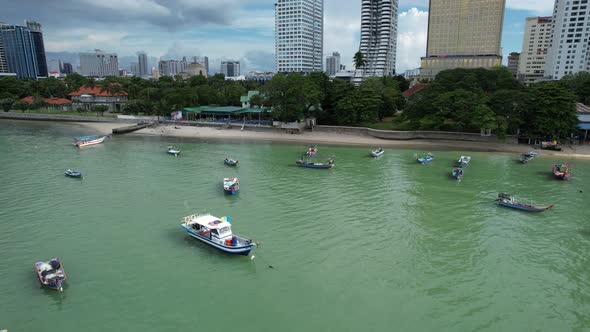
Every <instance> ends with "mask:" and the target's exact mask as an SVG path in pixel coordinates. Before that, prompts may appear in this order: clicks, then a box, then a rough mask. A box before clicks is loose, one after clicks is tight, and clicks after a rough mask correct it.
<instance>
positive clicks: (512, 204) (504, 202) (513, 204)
mask: <svg viewBox="0 0 590 332" xmlns="http://www.w3.org/2000/svg"><path fill="white" fill-rule="evenodd" d="M496 201H497V202H498V204H499V205H501V206H505V207H509V208H513V209H517V210H522V211H527V212H543V211H545V210H548V209H550V208H552V207H553V205H548V206H538V205H531V204H525V203H521V202H518V201H517V200H516V197H515V196H514V195H511V194H506V193H499V194H498V198H496Z"/></svg>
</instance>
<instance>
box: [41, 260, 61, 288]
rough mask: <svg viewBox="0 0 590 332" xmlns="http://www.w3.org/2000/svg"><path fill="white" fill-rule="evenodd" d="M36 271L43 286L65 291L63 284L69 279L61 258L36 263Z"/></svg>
mask: <svg viewBox="0 0 590 332" xmlns="http://www.w3.org/2000/svg"><path fill="white" fill-rule="evenodd" d="M35 271H37V276H38V277H39V281H40V282H41V284H42V285H43V286H46V287H47V288H50V289H55V290H59V291H63V287H62V284H63V282H64V281H65V280H66V278H67V277H66V271H64V268H63V266H62V265H61V261H60V260H59V258H54V259H52V260H50V261H48V262H37V263H35Z"/></svg>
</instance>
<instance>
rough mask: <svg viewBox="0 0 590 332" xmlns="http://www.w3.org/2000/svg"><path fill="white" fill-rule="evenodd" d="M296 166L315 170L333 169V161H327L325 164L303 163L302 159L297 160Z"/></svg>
mask: <svg viewBox="0 0 590 332" xmlns="http://www.w3.org/2000/svg"><path fill="white" fill-rule="evenodd" d="M296 163H297V166H299V167H306V168H317V169H328V168H332V167H334V159H332V158H330V159H328V162H327V163H315V162H310V161H305V160H303V159H299V160H297V162H296Z"/></svg>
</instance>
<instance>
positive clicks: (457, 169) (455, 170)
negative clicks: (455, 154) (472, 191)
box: [451, 167, 463, 180]
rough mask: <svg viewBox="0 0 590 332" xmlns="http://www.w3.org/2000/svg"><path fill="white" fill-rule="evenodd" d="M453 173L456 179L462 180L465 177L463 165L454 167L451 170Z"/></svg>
mask: <svg viewBox="0 0 590 332" xmlns="http://www.w3.org/2000/svg"><path fill="white" fill-rule="evenodd" d="M451 175H452V176H453V177H454V178H455V179H457V180H461V179H463V169H462V168H461V167H453V170H452V171H451Z"/></svg>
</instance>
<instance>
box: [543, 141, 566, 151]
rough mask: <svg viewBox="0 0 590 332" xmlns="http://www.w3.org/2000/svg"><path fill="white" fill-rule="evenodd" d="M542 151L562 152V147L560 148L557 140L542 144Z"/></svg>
mask: <svg viewBox="0 0 590 332" xmlns="http://www.w3.org/2000/svg"><path fill="white" fill-rule="evenodd" d="M541 149H543V150H553V151H561V147H559V143H557V141H556V140H553V141H544V142H541Z"/></svg>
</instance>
